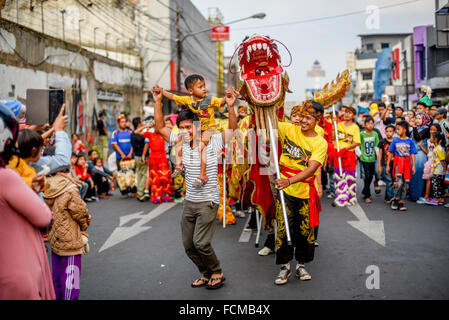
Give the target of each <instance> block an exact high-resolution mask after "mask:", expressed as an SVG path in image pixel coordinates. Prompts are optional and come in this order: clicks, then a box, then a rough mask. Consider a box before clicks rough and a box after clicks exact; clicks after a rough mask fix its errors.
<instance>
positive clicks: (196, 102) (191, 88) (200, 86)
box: [161, 74, 225, 188]
mask: <svg viewBox="0 0 449 320" xmlns="http://www.w3.org/2000/svg"><path fill="white" fill-rule="evenodd" d="M184 84H185V87H186V89H187V91H188V92H189V94H190V95H191V96H177V95H174V94H172V93H170V92H167V91H165V90H163V89H162V88H161V89H162V92H163V95H164V97H166V98H167V99H170V100H173V101H175V103H176V104H177V105H180V106H185V107H187V108H188V109H190V110H191V111H192V112H193V113H195V114H196V115H197V116H198V118H199V121H200V123H201V143H200V146H199V148H198V151H199V152H200V154H201V158H200V160H201V172H200V175H199V177H198V181H196V182H195V184H194V187H195V188H201V187H202V186H204V185H205V184H206V182H207V179H208V177H207V175H206V163H205V161H206V155H205V152H204V149H205V147H206V146H207V144H208V143H209V140H210V137H211V136H212V135H213V134H215V133H217V131H216V130H215V115H214V108H220V107H221V106H223V105H224V103H225V100H224V99H222V98H216V97H212V96H207V95H206V94H207V89H206V83H205V81H204V78H203V77H202V76H200V75H198V74H192V75H189V76H188V77H187V78H186V79H185V81H184ZM178 143H179V141H178ZM181 172H182V149H180V150H179V151H178V153H177V160H176V168H175V171H174V172H173V175H172V177H173V178H174V177H177V176H178V175H179V174H181Z"/></svg>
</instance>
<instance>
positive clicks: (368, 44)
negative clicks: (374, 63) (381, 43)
mask: <svg viewBox="0 0 449 320" xmlns="http://www.w3.org/2000/svg"><path fill="white" fill-rule="evenodd" d="M373 49H374V46H373V44H372V43H367V44H366V50H367V51H373Z"/></svg>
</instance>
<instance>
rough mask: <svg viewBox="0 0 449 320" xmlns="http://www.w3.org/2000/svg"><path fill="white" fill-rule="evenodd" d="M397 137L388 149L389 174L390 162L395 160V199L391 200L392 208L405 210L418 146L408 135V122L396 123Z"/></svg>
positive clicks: (388, 170)
mask: <svg viewBox="0 0 449 320" xmlns="http://www.w3.org/2000/svg"><path fill="white" fill-rule="evenodd" d="M396 132H397V135H398V136H397V137H396V138H394V139H393V141H392V142H391V145H390V148H389V149H388V161H387V168H386V172H387V174H389V173H390V163H391V160H392V159H393V157H394V160H393V172H392V175H393V179H394V182H395V183H394V199H393V201H392V202H391V209H393V210H398V209H399V210H400V211H405V210H407V208H406V207H405V198H406V196H407V186H408V183H409V182H410V179H411V178H412V175H414V174H415V172H416V170H415V154H416V147H415V143H414V142H413V140H412V139H410V138H408V137H407V132H408V122H407V121H400V122H398V124H397V125H396Z"/></svg>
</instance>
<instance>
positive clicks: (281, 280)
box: [274, 266, 292, 284]
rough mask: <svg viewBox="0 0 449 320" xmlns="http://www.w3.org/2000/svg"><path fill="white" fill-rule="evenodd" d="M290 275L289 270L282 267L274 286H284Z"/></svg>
mask: <svg viewBox="0 0 449 320" xmlns="http://www.w3.org/2000/svg"><path fill="white" fill-rule="evenodd" d="M291 274H292V271H291V270H290V269H287V267H285V266H282V268H281V271H280V272H279V274H278V276H277V277H276V280H274V283H275V284H285V283H287V281H288V277H290V275H291Z"/></svg>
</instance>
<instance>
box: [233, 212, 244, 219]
mask: <svg viewBox="0 0 449 320" xmlns="http://www.w3.org/2000/svg"><path fill="white" fill-rule="evenodd" d="M235 216H236V217H237V218H245V212H244V211H242V210H237V211H236V212H235Z"/></svg>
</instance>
